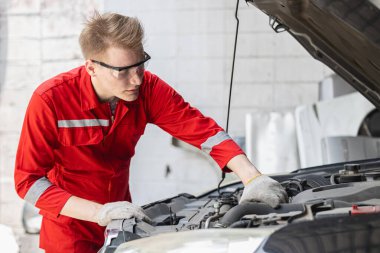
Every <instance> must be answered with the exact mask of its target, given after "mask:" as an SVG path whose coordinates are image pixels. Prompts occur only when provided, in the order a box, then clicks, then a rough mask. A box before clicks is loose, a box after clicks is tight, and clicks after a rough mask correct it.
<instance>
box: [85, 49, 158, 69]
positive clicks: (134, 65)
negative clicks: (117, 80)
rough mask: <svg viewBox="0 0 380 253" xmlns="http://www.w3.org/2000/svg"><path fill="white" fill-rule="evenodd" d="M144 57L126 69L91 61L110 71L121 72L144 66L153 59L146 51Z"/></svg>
mask: <svg viewBox="0 0 380 253" xmlns="http://www.w3.org/2000/svg"><path fill="white" fill-rule="evenodd" d="M144 57H145V59H144V60H142V61H141V62H138V63H135V64H132V65H130V66H125V67H115V66H111V65H108V64H107V63H104V62H101V61H97V60H92V59H91V61H92V62H94V63H96V64H99V65H100V66H102V67H105V68H109V69H112V70H116V71H119V72H120V71H123V70H127V69H130V68H134V67H138V66H140V65H141V64H144V63H145V62H147V61H149V60H150V59H151V57H150V55H149V54H148V53H147V52H145V51H144Z"/></svg>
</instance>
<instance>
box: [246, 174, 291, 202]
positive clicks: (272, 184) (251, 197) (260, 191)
mask: <svg viewBox="0 0 380 253" xmlns="http://www.w3.org/2000/svg"><path fill="white" fill-rule="evenodd" d="M250 201H260V202H264V203H266V204H268V205H270V206H271V207H273V208H275V207H277V206H278V205H279V204H280V203H284V202H288V195H287V194H286V191H285V190H284V188H283V187H282V186H281V184H280V183H279V182H277V181H276V180H273V179H272V178H270V177H268V176H266V175H260V176H258V177H257V178H255V179H253V180H252V181H251V182H249V183H248V184H247V185H246V186H245V187H244V191H243V195H242V196H241V198H240V201H239V204H242V203H246V202H250Z"/></svg>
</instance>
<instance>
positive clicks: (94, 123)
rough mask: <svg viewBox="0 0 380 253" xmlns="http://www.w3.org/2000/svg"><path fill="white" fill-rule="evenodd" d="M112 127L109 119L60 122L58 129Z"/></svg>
mask: <svg viewBox="0 0 380 253" xmlns="http://www.w3.org/2000/svg"><path fill="white" fill-rule="evenodd" d="M109 125H110V122H109V120H108V119H74V120H58V127H60V128H71V127H92V126H104V127H107V126H109Z"/></svg>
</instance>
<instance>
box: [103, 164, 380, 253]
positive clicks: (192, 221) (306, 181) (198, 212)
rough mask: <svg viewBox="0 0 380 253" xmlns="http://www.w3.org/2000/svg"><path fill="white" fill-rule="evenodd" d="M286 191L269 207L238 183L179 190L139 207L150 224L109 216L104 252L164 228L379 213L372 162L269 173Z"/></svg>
mask: <svg viewBox="0 0 380 253" xmlns="http://www.w3.org/2000/svg"><path fill="white" fill-rule="evenodd" d="M272 178H273V179H275V180H277V181H279V182H280V183H281V184H282V186H283V187H284V189H285V190H286V191H287V193H288V196H289V203H283V204H281V205H280V206H279V207H278V208H272V207H270V206H269V205H267V204H265V203H259V202H251V203H244V204H239V200H240V197H241V194H242V191H243V185H242V184H241V183H233V184H230V185H226V186H223V187H222V188H221V189H220V190H217V189H216V190H212V191H210V192H207V193H205V194H203V195H201V196H198V197H195V196H192V195H190V194H180V195H178V196H175V197H173V198H169V199H165V200H161V201H157V202H154V203H151V204H148V205H145V206H143V208H144V211H145V212H146V214H147V215H148V216H149V217H150V218H151V220H152V223H151V224H149V223H147V222H144V221H141V220H137V219H135V218H132V219H128V220H116V221H112V222H111V223H110V224H109V225H108V226H107V229H106V241H105V245H104V249H105V250H104V251H103V252H113V251H114V250H115V248H116V247H117V246H118V245H120V244H121V243H124V242H128V241H131V240H135V239H139V238H144V237H150V236H153V235H157V234H161V233H167V232H181V231H189V230H199V229H221V228H231V229H232V228H247V229H254V228H261V227H269V226H271V227H273V226H275V227H279V228H280V227H284V226H285V225H287V224H294V223H298V222H302V221H318V220H323V219H326V218H334V217H335V218H338V217H349V216H356V215H359V214H373V213H378V212H380V180H379V179H380V165H379V164H378V161H376V162H366V163H362V164H360V163H355V164H352V163H350V164H340V165H336V166H334V167H332V168H331V167H330V168H328V167H326V166H325V167H324V166H320V167H315V168H309V169H307V170H298V171H296V172H293V173H289V174H284V175H278V176H272Z"/></svg>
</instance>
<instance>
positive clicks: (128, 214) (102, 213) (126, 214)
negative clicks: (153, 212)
mask: <svg viewBox="0 0 380 253" xmlns="http://www.w3.org/2000/svg"><path fill="white" fill-rule="evenodd" d="M132 217H135V218H137V219H140V220H144V221H146V222H148V223H151V222H152V221H151V219H150V218H149V217H148V216H147V215H146V214H145V213H144V211H143V209H142V208H141V207H139V206H136V205H134V204H132V203H130V202H128V201H118V202H111V203H107V204H105V205H103V207H102V208H101V209H100V210H99V211H98V213H97V215H96V221H97V223H98V224H99V225H100V226H107V225H108V223H110V222H111V220H116V219H130V218H132Z"/></svg>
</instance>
